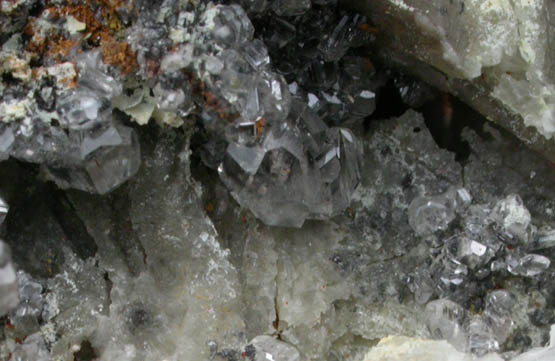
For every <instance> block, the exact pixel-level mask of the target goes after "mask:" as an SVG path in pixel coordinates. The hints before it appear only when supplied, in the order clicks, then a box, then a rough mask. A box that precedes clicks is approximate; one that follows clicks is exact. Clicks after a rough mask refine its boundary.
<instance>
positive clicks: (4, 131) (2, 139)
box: [0, 123, 15, 161]
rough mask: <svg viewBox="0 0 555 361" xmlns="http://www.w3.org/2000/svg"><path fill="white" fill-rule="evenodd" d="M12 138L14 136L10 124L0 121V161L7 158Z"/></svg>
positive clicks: (13, 138)
mask: <svg viewBox="0 0 555 361" xmlns="http://www.w3.org/2000/svg"><path fill="white" fill-rule="evenodd" d="M14 140H15V137H14V134H13V130H12V127H11V125H8V124H2V123H0V161H2V160H4V159H8V157H9V151H10V148H11V146H12V144H13V142H14Z"/></svg>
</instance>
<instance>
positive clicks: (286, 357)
mask: <svg viewBox="0 0 555 361" xmlns="http://www.w3.org/2000/svg"><path fill="white" fill-rule="evenodd" d="M250 344H251V345H252V346H254V349H255V351H256V353H255V358H254V361H299V360H300V359H301V356H300V354H299V351H297V349H296V348H295V347H293V346H291V345H289V344H287V343H285V342H282V341H278V340H276V339H275V338H273V337H271V336H265V335H262V336H256V337H255V338H253V339H252V341H251V342H250Z"/></svg>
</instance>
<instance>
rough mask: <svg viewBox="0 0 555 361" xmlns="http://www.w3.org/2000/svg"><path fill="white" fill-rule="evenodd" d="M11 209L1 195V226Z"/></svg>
mask: <svg viewBox="0 0 555 361" xmlns="http://www.w3.org/2000/svg"><path fill="white" fill-rule="evenodd" d="M9 209H10V206H8V203H7V202H6V201H5V200H4V199H3V198H2V196H0V226H1V225H2V223H4V220H5V219H6V215H7V214H8V210H9Z"/></svg>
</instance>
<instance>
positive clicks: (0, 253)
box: [0, 240, 19, 316]
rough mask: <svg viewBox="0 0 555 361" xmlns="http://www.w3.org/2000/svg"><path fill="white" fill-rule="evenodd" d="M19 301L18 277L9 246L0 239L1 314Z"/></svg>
mask: <svg viewBox="0 0 555 361" xmlns="http://www.w3.org/2000/svg"><path fill="white" fill-rule="evenodd" d="M18 303H19V295H18V290H17V278H16V275H15V270H14V266H13V264H12V256H11V251H10V248H9V246H8V245H7V244H6V243H4V242H3V241H2V240H0V316H4V315H5V314H6V313H7V312H9V311H10V310H12V309H13V308H15V307H16V306H17V304H18Z"/></svg>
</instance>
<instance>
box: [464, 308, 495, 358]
mask: <svg viewBox="0 0 555 361" xmlns="http://www.w3.org/2000/svg"><path fill="white" fill-rule="evenodd" d="M468 334H469V341H468V346H469V350H470V351H471V352H472V353H474V354H477V355H478V356H483V355H485V354H487V353H490V352H495V351H498V350H499V342H498V341H497V340H496V339H495V338H494V337H493V335H492V331H491V330H490V328H489V327H488V325H487V324H486V323H485V322H484V320H483V319H482V318H481V317H480V316H477V315H476V316H474V317H472V319H471V320H470V322H469V324H468Z"/></svg>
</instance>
